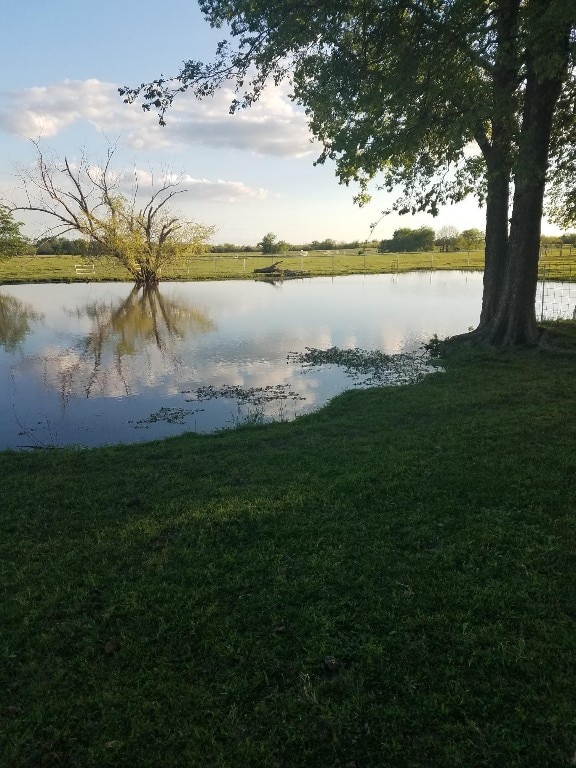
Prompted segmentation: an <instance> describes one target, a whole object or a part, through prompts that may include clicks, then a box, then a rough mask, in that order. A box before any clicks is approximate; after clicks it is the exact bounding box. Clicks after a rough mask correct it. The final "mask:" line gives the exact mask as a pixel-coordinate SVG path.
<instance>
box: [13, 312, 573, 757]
mask: <svg viewBox="0 0 576 768" xmlns="http://www.w3.org/2000/svg"><path fill="white" fill-rule="evenodd" d="M551 333H552V334H553V337H552V338H553V341H552V342H551V343H550V344H549V345H548V346H547V347H544V348H542V349H539V350H537V351H536V350H526V351H524V352H520V353H517V354H515V355H509V354H503V353H502V354H495V353H488V352H474V353H472V352H466V351H460V352H451V353H448V357H447V359H446V361H445V362H446V372H445V373H438V374H435V375H432V376H430V377H428V378H426V379H425V380H424V381H422V382H421V383H419V384H418V385H415V386H411V387H399V388H396V389H371V390H367V391H363V392H360V391H354V392H348V393H345V394H343V395H341V396H339V397H337V398H336V399H335V400H333V401H332V402H331V403H330V404H329V405H328V406H327V407H325V408H324V409H322V410H321V411H319V412H318V413H316V414H314V415H311V416H307V417H304V418H301V419H299V420H297V421H296V422H293V423H290V424H272V425H268V426H265V427H262V426H251V427H244V428H240V429H238V430H234V431H229V432H221V433H218V434H215V435H211V436H198V435H194V434H190V435H185V436H182V437H178V438H172V439H169V440H165V441H161V442H156V443H150V444H146V445H135V446H129V447H109V448H103V449H95V450H85V451H72V450H51V451H46V452H41V453H35V454H18V453H13V452H4V453H1V454H0V476H1V477H2V504H1V506H0V525H1V529H0V563H1V564H2V565H1V566H0V567H1V568H2V580H1V582H0V584H1V589H2V593H3V594H2V617H1V621H0V639H1V642H0V648H1V652H2V678H1V679H0V716H1V722H0V764H1V765H2V766H7V767H9V768H32V767H33V768H37V767H38V766H58V767H60V766H67V767H68V766H70V767H72V766H81V767H82V768H92V767H94V768H96V766H97V767H98V768H103V767H105V766H114V768H116V767H117V766H138V767H139V768H160V767H162V768H164V767H165V766H166V767H167V766H170V768H172V767H174V768H178V767H180V766H182V768H184V767H185V768H191V767H192V768H196V767H198V768H200V767H202V768H237V767H239V766H242V768H244V766H254V767H255V768H256V767H258V768H260V767H266V768H268V766H270V767H271V768H274V767H275V766H278V767H279V768H304V767H306V768H388V767H390V768H415V767H416V766H417V767H418V768H420V767H422V768H424V767H426V768H429V767H430V766H433V767H434V766H437V767H438V768H456V766H458V767H460V766H474V767H475V768H478V767H481V766H486V767H488V766H489V767H490V768H493V767H494V766H506V768H518V767H520V766H521V767H522V768H532V767H536V766H538V768H546V767H548V766H568V765H570V764H573V758H574V755H575V752H576V693H575V691H576V685H575V683H576V680H575V659H576V536H575V534H576V519H575V498H574V487H575V486H574V477H575V474H576V450H575V444H576V443H575V441H576V420H575V418H574V413H575V408H576V388H575V387H574V365H575V362H576V326H575V325H574V324H571V323H565V324H561V325H557V326H553V328H552V331H551Z"/></svg>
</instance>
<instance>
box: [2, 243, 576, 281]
mask: <svg viewBox="0 0 576 768" xmlns="http://www.w3.org/2000/svg"><path fill="white" fill-rule="evenodd" d="M273 261H281V262H282V264H281V265H280V269H282V270H289V271H292V272H304V273H305V274H306V275H307V276H321V275H349V274H359V273H360V274H381V273H386V272H409V271H413V270H430V269H458V270H482V269H484V252H483V251H471V252H470V253H466V252H464V251H460V252H455V253H439V252H437V251H436V252H434V253H399V254H398V253H377V252H376V251H375V250H374V249H368V250H367V251H366V253H358V251H334V252H332V251H325V252H322V251H309V252H308V254H307V255H306V256H302V255H301V254H300V253H295V252H291V253H288V254H278V255H274V256H261V255H254V254H246V255H245V256H244V255H243V254H206V255H204V256H201V257H193V258H190V259H188V260H183V261H180V262H177V263H175V264H172V265H170V266H168V267H165V268H164V271H163V273H162V279H164V280H184V281H186V280H236V279H238V280H242V279H252V278H254V277H255V276H254V269H256V268H258V267H262V266H265V265H267V264H270V263H272V262H273ZM92 263H93V262H91V261H90V260H85V259H82V258H81V257H78V256H23V257H18V258H14V259H9V260H5V261H0V285H1V284H2V283H27V282H65V283H71V282H86V281H97V282H104V281H118V280H119V281H126V280H129V275H128V273H127V272H126V271H125V270H123V269H121V268H120V267H118V266H116V265H115V264H113V263H111V262H108V261H106V260H101V261H96V262H94V265H95V266H94V272H93V273H92V272H88V273H87V272H86V270H85V266H86V265H92ZM77 265H78V266H81V267H84V269H82V268H81V269H80V270H78V271H77V270H76V266H77ZM540 269H541V274H542V270H543V269H546V277H547V279H549V280H576V253H574V254H572V251H571V250H570V253H568V249H564V251H560V250H559V249H548V250H544V251H543V252H542V254H541V260H540ZM258 279H262V276H260V277H259V278H258Z"/></svg>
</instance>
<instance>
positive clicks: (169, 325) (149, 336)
mask: <svg viewBox="0 0 576 768" xmlns="http://www.w3.org/2000/svg"><path fill="white" fill-rule="evenodd" d="M263 282H264V281H261V280H260V281H232V282H209V283H178V284H177V283H174V284H169V283H165V284H161V285H160V286H159V287H157V288H154V289H149V290H144V289H140V290H138V289H136V288H132V286H128V285H126V284H114V283H109V284H93V283H92V284H85V285H81V284H72V285H64V284H59V285H43V286H37V285H36V286H35V285H21V286H6V287H4V288H3V289H2V292H3V294H5V295H7V296H9V297H10V298H12V299H14V300H15V301H17V302H20V303H21V304H22V305H25V306H28V307H29V308H30V309H29V310H28V315H27V318H28V320H27V321H22V322H23V326H22V327H27V328H28V329H29V330H28V331H26V332H25V334H24V336H23V337H22V332H21V331H20V333H19V334H18V333H16V332H15V334H13V335H12V336H10V335H9V334H6V338H14V339H16V338H20V339H21V341H20V346H19V347H18V348H17V349H11V350H8V351H6V350H5V349H4V350H3V349H2V348H0V402H1V405H2V407H1V408H0V448H6V447H13V448H21V447H28V446H43V445H70V444H79V445H84V446H95V445H102V444H106V443H119V442H136V441H141V440H151V439H156V438H160V437H164V436H167V435H172V434H178V433H180V432H184V431H190V430H192V431H198V432H210V431H213V430H215V429H218V428H222V427H230V426H233V425H234V424H236V423H238V422H239V421H242V420H243V419H246V418H251V417H258V418H260V417H261V416H262V417H263V418H264V419H268V418H276V419H277V418H286V419H292V418H294V417H295V416H298V415H300V414H303V413H306V412H309V411H311V410H314V409H315V408H317V407H319V406H321V405H323V404H324V403H325V402H326V401H327V400H329V399H330V398H331V397H333V396H334V395H336V394H338V393H339V392H341V391H343V390H344V389H349V388H350V387H353V386H355V385H356V384H357V383H358V382H356V381H351V379H350V377H349V376H347V375H346V373H345V371H344V369H343V366H342V360H340V359H338V360H332V361H324V360H323V362H322V365H321V366H314V367H312V368H308V369H306V361H302V360H301V359H300V358H299V357H298V355H299V354H301V353H304V352H305V351H306V349H307V348H313V349H314V350H330V349H331V348H335V349H342V350H354V349H358V348H360V349H365V350H380V351H381V352H382V353H386V354H398V353H409V352H412V351H413V350H417V349H418V348H419V347H420V345H421V343H422V342H423V341H427V340H429V339H430V338H431V336H432V335H433V334H434V333H437V334H438V335H440V336H444V335H450V334H453V333H458V332H461V331H465V330H466V329H467V328H468V327H469V326H470V325H472V324H473V323H474V322H475V321H476V319H477V317H478V314H479V309H480V299H481V290H482V276H481V275H480V274H477V275H473V274H468V275H461V274H447V273H443V274H441V273H438V274H434V275H432V276H430V275H425V274H412V275H403V276H396V277H395V276H393V275H373V276H349V277H343V278H318V279H314V280H310V279H304V280H292V281H284V282H283V283H277V284H276V285H274V286H270V285H268V286H265V285H263V284H262V283H263ZM31 313H34V314H31ZM35 315H36V316H38V318H40V316H42V322H33V321H32V318H33V317H34V316H35ZM26 322H27V323H28V325H27V326H26ZM30 329H31V330H30ZM290 353H296V356H295V357H294V356H292V357H290ZM206 393H209V395H210V397H207V396H206Z"/></svg>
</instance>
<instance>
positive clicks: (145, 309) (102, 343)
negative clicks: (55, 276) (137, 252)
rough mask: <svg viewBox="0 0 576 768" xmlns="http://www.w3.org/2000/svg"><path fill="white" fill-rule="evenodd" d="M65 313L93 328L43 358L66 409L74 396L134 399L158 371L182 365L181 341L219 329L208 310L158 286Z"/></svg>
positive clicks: (47, 381) (51, 384) (47, 375)
mask: <svg viewBox="0 0 576 768" xmlns="http://www.w3.org/2000/svg"><path fill="white" fill-rule="evenodd" d="M66 313H67V314H68V316H69V317H71V318H73V319H74V320H75V321H82V320H86V319H87V320H88V321H89V323H90V326H91V327H90V330H89V332H88V333H87V334H86V335H82V336H80V337H79V338H78V340H77V341H76V343H75V344H74V345H73V346H72V347H71V348H68V349H63V350H61V351H59V352H57V353H53V354H49V355H46V356H45V357H44V359H43V360H42V368H43V381H44V383H45V385H46V386H49V387H52V388H55V389H57V390H58V391H59V393H60V397H61V402H62V406H63V407H64V408H65V407H66V406H67V405H68V403H69V401H70V398H71V397H76V396H81V397H85V398H89V397H93V396H95V395H108V396H110V395H112V396H116V397H119V396H123V395H131V394H132V393H133V392H134V391H135V388H138V386H140V385H142V383H143V377H144V378H145V380H146V381H148V382H149V383H152V382H153V381H154V379H155V377H156V375H157V374H158V373H159V372H160V371H166V370H170V371H177V370H178V369H179V368H180V367H181V358H180V350H179V346H178V342H179V341H181V340H183V339H184V338H191V337H193V336H196V335H198V334H203V333H208V332H210V331H213V330H215V325H214V322H213V321H212V320H211V319H210V317H209V316H208V314H207V313H206V312H205V311H202V310H200V309H198V308H197V307H194V306H192V305H191V304H190V303H189V302H187V301H186V300H185V299H183V298H177V297H174V296H171V297H170V296H168V295H165V294H164V293H163V292H162V290H161V289H160V288H159V287H158V286H141V287H137V286H134V287H133V288H132V290H131V291H130V293H129V294H128V296H127V297H126V298H125V299H118V298H111V299H108V300H106V301H102V300H93V301H90V302H88V303H86V304H84V305H82V306H79V307H76V308H74V309H67V310H66ZM160 362H161V365H160V364H159V363H160Z"/></svg>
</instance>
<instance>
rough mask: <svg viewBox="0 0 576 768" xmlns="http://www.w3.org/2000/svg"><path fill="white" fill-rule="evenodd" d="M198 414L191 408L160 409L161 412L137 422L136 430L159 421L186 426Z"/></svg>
mask: <svg viewBox="0 0 576 768" xmlns="http://www.w3.org/2000/svg"><path fill="white" fill-rule="evenodd" d="M197 412H198V411H194V410H191V409H189V408H160V410H159V411H156V413H151V414H150V416H148V417H147V418H146V419H140V420H139V421H137V422H136V424H135V427H136V429H142V428H146V427H147V426H148V425H150V424H156V423H157V422H159V421H164V422H166V423H167V424H185V423H186V418H187V417H188V416H191V415H192V414H194V413H197ZM129 423H130V424H133V423H134V422H132V421H131V422H129Z"/></svg>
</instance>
